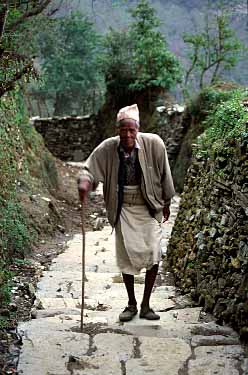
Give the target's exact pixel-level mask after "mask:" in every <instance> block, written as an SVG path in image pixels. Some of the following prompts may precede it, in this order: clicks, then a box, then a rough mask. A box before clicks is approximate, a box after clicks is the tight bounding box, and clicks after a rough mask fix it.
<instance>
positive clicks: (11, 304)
mask: <svg viewBox="0 0 248 375" xmlns="http://www.w3.org/2000/svg"><path fill="white" fill-rule="evenodd" d="M9 311H10V312H15V311H17V305H16V303H14V302H11V303H10V304H9Z"/></svg>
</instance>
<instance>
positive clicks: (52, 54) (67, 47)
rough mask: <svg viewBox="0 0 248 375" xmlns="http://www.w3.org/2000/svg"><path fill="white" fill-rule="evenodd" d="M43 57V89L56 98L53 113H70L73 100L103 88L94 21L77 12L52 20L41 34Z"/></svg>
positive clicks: (84, 98)
mask: <svg viewBox="0 0 248 375" xmlns="http://www.w3.org/2000/svg"><path fill="white" fill-rule="evenodd" d="M40 45H41V54H42V58H43V64H42V68H43V73H44V76H43V85H42V87H41V89H42V90H44V91H46V92H48V93H49V94H50V95H52V96H53V97H55V98H56V101H57V103H56V106H57V108H56V110H55V112H56V113H55V114H56V115H61V114H73V113H71V112H72V109H71V108H72V107H73V103H74V102H78V103H79V106H80V105H82V101H83V100H86V99H87V100H88V101H89V97H90V96H91V95H92V94H93V93H94V94H95V93H96V91H97V90H98V91H101V90H102V77H101V74H100V70H99V65H98V56H99V54H100V52H101V46H100V38H99V36H98V35H97V34H96V32H95V30H94V28H93V24H92V23H91V22H90V21H89V20H88V19H87V17H84V16H82V15H79V14H71V15H70V16H69V17H68V18H62V19H61V18H59V19H56V20H53V23H52V25H50V29H49V30H48V32H47V31H46V30H45V31H44V32H42V33H40Z"/></svg>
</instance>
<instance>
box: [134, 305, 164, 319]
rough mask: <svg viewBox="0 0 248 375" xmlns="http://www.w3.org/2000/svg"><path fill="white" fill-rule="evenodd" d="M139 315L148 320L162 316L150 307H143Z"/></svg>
mask: <svg viewBox="0 0 248 375" xmlns="http://www.w3.org/2000/svg"><path fill="white" fill-rule="evenodd" d="M139 317H140V318H141V319H147V320H158V319H160V316H159V315H158V314H156V313H155V312H154V311H153V310H152V309H150V307H141V310H140V315H139Z"/></svg>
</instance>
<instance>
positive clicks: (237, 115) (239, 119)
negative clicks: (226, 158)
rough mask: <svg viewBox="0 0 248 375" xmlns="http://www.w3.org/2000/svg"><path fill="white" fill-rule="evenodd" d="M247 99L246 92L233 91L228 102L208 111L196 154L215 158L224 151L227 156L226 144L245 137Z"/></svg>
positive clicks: (247, 112) (247, 111)
mask: <svg viewBox="0 0 248 375" xmlns="http://www.w3.org/2000/svg"><path fill="white" fill-rule="evenodd" d="M247 98H248V92H247V91H241V90H235V91H234V92H233V93H232V94H231V98H230V99H229V100H227V101H225V102H220V104H218V105H217V106H215V107H214V108H213V109H212V110H210V111H209V113H208V115H207V117H206V119H205V121H204V127H205V128H206V131H205V132H204V133H203V134H202V135H201V136H200V137H199V138H198V147H197V149H198V152H200V153H201V154H202V155H204V154H205V155H208V156H209V155H213V156H216V155H218V154H221V153H223V151H225V152H224V153H225V154H226V155H228V153H229V151H230V149H228V147H227V145H228V143H229V144H230V143H232V142H235V141H237V140H240V139H242V138H243V137H247V135H248V134H247V123H248V108H247V106H246V102H247V100H248V99H247ZM199 150H200V151H199Z"/></svg>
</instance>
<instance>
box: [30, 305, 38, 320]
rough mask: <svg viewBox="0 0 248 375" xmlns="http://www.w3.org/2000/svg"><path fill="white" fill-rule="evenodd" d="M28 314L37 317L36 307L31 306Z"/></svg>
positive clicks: (33, 317)
mask: <svg viewBox="0 0 248 375" xmlns="http://www.w3.org/2000/svg"><path fill="white" fill-rule="evenodd" d="M30 315H31V318H32V319H36V318H37V310H36V308H34V307H33V308H32V309H31V312H30Z"/></svg>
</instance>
